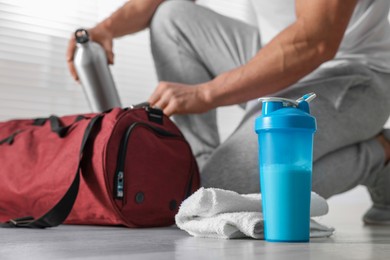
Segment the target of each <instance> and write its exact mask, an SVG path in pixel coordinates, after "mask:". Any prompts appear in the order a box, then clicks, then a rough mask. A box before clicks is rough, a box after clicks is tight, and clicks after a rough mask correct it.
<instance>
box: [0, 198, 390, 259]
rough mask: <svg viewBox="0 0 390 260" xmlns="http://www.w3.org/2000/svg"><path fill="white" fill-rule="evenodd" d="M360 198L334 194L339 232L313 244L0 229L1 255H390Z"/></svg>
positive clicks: (385, 232)
mask: <svg viewBox="0 0 390 260" xmlns="http://www.w3.org/2000/svg"><path fill="white" fill-rule="evenodd" d="M359 196H361V195H359ZM356 198H357V194H356V193H353V192H352V193H350V194H349V195H348V194H347V195H345V196H344V198H343V197H338V198H335V199H331V200H330V202H329V203H330V213H329V214H328V215H327V216H326V217H323V218H322V219H321V223H324V224H327V225H332V226H334V227H335V228H336V233H335V234H334V235H333V236H332V237H330V238H323V239H312V240H311V242H310V243H304V244H286V243H283V244H279V243H267V242H264V241H256V240H251V239H240V240H218V239H202V238H193V237H190V236H189V235H187V234H186V233H185V232H183V231H180V230H178V229H176V228H173V227H170V228H154V229H126V228H114V227H90V226H61V227H58V228H53V229H48V230H25V229H17V230H15V229H0V259H1V260H9V259H31V260H35V259H39V260H44V259H115V260H120V259H141V260H142V259H158V260H164V259H261V260H278V259H288V260H295V259H299V260H306V259H319V260H321V259H326V260H329V259H331V260H334V259H348V260H349V259H362V260H363V259H386V260H388V259H390V227H367V226H364V225H363V224H362V222H361V215H362V214H363V213H364V211H365V210H366V208H367V207H368V206H369V201H368V199H367V197H364V196H363V197H362V198H360V199H359V200H357V199H356Z"/></svg>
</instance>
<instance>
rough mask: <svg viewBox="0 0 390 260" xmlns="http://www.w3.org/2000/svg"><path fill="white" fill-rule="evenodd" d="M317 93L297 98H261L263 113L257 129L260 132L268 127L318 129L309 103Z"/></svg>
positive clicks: (257, 120)
mask: <svg viewBox="0 0 390 260" xmlns="http://www.w3.org/2000/svg"><path fill="white" fill-rule="evenodd" d="M315 97H316V94H314V93H309V94H306V95H304V96H302V97H301V98H299V99H297V100H292V99H286V98H279V97H265V98H259V99H258V100H259V101H262V102H263V108H262V115H261V116H260V117H258V118H257V119H256V122H255V130H256V132H257V133H258V132H259V131H261V130H267V129H286V128H302V129H306V130H313V131H315V129H316V120H315V118H314V117H313V116H311V115H310V109H309V104H308V102H310V101H311V100H313V99H314V98H315Z"/></svg>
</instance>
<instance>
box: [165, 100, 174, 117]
mask: <svg viewBox="0 0 390 260" xmlns="http://www.w3.org/2000/svg"><path fill="white" fill-rule="evenodd" d="M175 112H176V109H175V106H174V105H173V104H172V103H170V104H168V105H167V106H166V107H165V108H164V109H163V113H164V114H165V115H166V116H171V115H173V113H175Z"/></svg>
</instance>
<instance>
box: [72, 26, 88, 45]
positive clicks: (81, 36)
mask: <svg viewBox="0 0 390 260" xmlns="http://www.w3.org/2000/svg"><path fill="white" fill-rule="evenodd" d="M74 36H75V37H76V42H77V43H86V42H88V41H89V35H88V31H87V30H85V29H83V28H80V29H77V30H76V31H75V33H74Z"/></svg>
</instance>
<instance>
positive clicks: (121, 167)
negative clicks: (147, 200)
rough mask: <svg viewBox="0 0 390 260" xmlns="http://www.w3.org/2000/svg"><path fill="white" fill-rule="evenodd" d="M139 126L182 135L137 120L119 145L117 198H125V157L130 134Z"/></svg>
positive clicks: (116, 181)
mask: <svg viewBox="0 0 390 260" xmlns="http://www.w3.org/2000/svg"><path fill="white" fill-rule="evenodd" d="M137 126H143V127H146V128H148V129H150V130H152V131H153V132H155V133H157V134H159V135H162V136H165V137H181V136H180V135H177V134H174V133H171V132H168V131H165V130H164V129H161V128H158V127H155V126H151V125H149V124H146V123H143V122H135V123H133V124H132V125H131V126H129V128H127V130H126V133H125V134H124V135H123V137H122V140H121V144H120V146H119V156H118V162H117V169H116V171H115V177H114V197H115V199H121V200H122V199H123V197H124V178H125V176H124V168H125V159H126V153H127V145H128V143H129V139H130V135H131V133H132V132H133V130H134V129H135V128H136V127H137Z"/></svg>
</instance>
